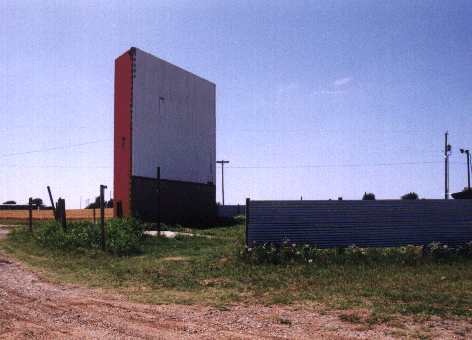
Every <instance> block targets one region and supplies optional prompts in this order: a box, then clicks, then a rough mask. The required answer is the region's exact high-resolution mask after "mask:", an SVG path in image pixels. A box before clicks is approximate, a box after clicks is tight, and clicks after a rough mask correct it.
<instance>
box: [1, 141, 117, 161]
mask: <svg viewBox="0 0 472 340" xmlns="http://www.w3.org/2000/svg"><path fill="white" fill-rule="evenodd" d="M109 141H110V140H109V139H102V140H95V141H90V142H84V143H79V144H70V145H65V146H54V147H50V148H44V149H37V150H29V151H22V152H13V153H7V154H3V155H0V158H5V157H13V156H22V155H29V154H33V153H41V152H47V151H55V150H65V149H70V148H76V147H80V146H84V145H90V144H97V143H104V142H109Z"/></svg>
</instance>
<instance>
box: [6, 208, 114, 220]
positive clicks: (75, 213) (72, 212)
mask: <svg viewBox="0 0 472 340" xmlns="http://www.w3.org/2000/svg"><path fill="white" fill-rule="evenodd" d="M96 210H97V211H96V212H95V213H96V216H100V210H99V209H96ZM66 215H67V220H90V221H93V220H94V209H67V210H66ZM28 217H29V216H28V210H0V219H2V220H25V221H26V220H28ZM111 218H113V208H106V209H105V219H107V220H109V219H111ZM53 219H54V212H53V211H52V210H37V209H33V220H53Z"/></svg>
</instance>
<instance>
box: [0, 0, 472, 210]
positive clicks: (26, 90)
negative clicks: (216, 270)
mask: <svg viewBox="0 0 472 340" xmlns="http://www.w3.org/2000/svg"><path fill="white" fill-rule="evenodd" d="M471 17H472V4H471V3H470V2H468V1H383V2H381V1H275V2H274V1H238V2H236V1H234V2H233V1H148V2H146V1H140V2H134V1H112V2H105V1H102V2H100V1H90V2H88V1H75V2H63V1H56V2H52V1H29V2H26V1H2V2H1V3H0V47H1V52H2V53H1V54H0V104H1V105H0V115H1V123H2V125H1V126H0V145H2V148H1V151H0V201H2V202H3V201H4V200H7V199H14V200H17V201H18V202H24V201H26V199H27V198H28V197H29V196H40V197H42V198H44V199H45V198H47V191H46V185H48V184H49V185H51V187H52V188H53V193H54V195H55V196H56V197H58V196H62V197H65V198H66V200H67V204H68V206H69V207H79V205H80V201H81V200H82V206H83V205H84V204H85V200H86V199H91V198H93V197H94V196H95V195H96V194H97V192H98V186H99V184H108V186H109V187H110V188H111V187H112V183H113V167H112V163H113V143H112V138H113V77H114V74H113V72H114V59H115V58H116V57H117V56H118V55H120V54H121V53H123V52H124V51H125V50H127V49H128V48H129V47H131V46H136V47H139V48H141V49H143V50H145V51H147V52H150V53H152V54H154V55H156V56H159V57H161V58H163V59H165V60H168V61H170V62H172V63H174V64H176V65H179V66H181V67H183V68H186V69H188V70H190V71H192V72H194V73H196V74H198V75H200V76H202V77H204V78H206V79H209V80H211V81H213V82H215V83H216V86H217V158H218V159H222V158H224V159H228V160H230V162H231V163H230V164H229V167H228V168H227V169H226V172H225V193H226V197H225V198H226V203H237V202H240V203H242V202H244V199H245V198H246V197H251V198H253V199H299V198H300V196H303V198H304V199H328V198H337V197H338V196H343V197H344V198H345V199H358V198H361V197H362V194H363V193H364V191H371V192H374V193H375V194H376V195H377V197H378V198H398V197H399V196H400V195H402V194H404V193H406V192H409V191H416V192H418V193H419V194H420V196H421V197H427V198H441V197H443V190H444V189H443V164H442V161H443V156H442V149H443V134H444V132H445V131H446V130H449V133H450V142H451V144H452V146H453V154H452V156H451V190H452V191H457V190H461V189H462V188H463V187H464V186H465V184H466V168H465V160H464V157H463V155H461V154H460V153H459V152H458V149H459V148H460V147H472V136H471V131H472V119H471V117H472V116H471V115H472V95H471V94H472V93H471V89H472V62H471V61H472V26H471V25H470V18H471ZM41 150H42V151H41ZM31 151H33V152H31ZM36 151H41V152H36ZM218 175H219V172H218ZM217 179H218V183H217V184H218V185H217V190H218V196H217V198H218V200H219V199H220V192H219V190H220V185H219V184H220V182H219V181H220V178H219V177H218V178H217ZM107 195H110V193H108V194H107Z"/></svg>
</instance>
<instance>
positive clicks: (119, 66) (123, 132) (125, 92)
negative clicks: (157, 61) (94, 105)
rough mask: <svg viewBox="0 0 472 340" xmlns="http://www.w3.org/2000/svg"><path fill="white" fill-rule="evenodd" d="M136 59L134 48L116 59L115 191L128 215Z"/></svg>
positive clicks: (129, 206) (129, 207)
mask: <svg viewBox="0 0 472 340" xmlns="http://www.w3.org/2000/svg"><path fill="white" fill-rule="evenodd" d="M132 63H133V60H132V55H131V53H130V52H126V53H125V54H123V55H122V56H120V57H119V58H117V59H116V60H115V126H114V130H115V131H114V133H115V138H114V139H115V140H114V178H113V187H114V189H113V192H114V199H115V202H119V201H121V204H122V208H123V215H124V216H130V215H131V202H130V197H131V115H132V107H131V105H132V81H133V78H132ZM115 207H116V204H115ZM115 213H116V209H115Z"/></svg>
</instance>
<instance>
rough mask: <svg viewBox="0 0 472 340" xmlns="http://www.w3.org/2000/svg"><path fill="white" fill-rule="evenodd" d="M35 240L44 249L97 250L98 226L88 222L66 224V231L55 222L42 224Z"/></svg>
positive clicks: (98, 240) (98, 239) (98, 244)
mask: <svg viewBox="0 0 472 340" xmlns="http://www.w3.org/2000/svg"><path fill="white" fill-rule="evenodd" d="M35 237H36V240H37V241H38V242H39V243H40V244H41V245H42V246H44V247H48V248H56V249H73V248H98V247H99V246H100V229H99V226H97V225H95V224H93V223H90V222H72V223H68V225H67V229H66V230H64V229H63V228H62V226H61V225H60V224H59V223H57V222H56V221H47V222H43V223H41V224H40V225H39V227H38V228H37V231H36V233H35Z"/></svg>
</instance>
